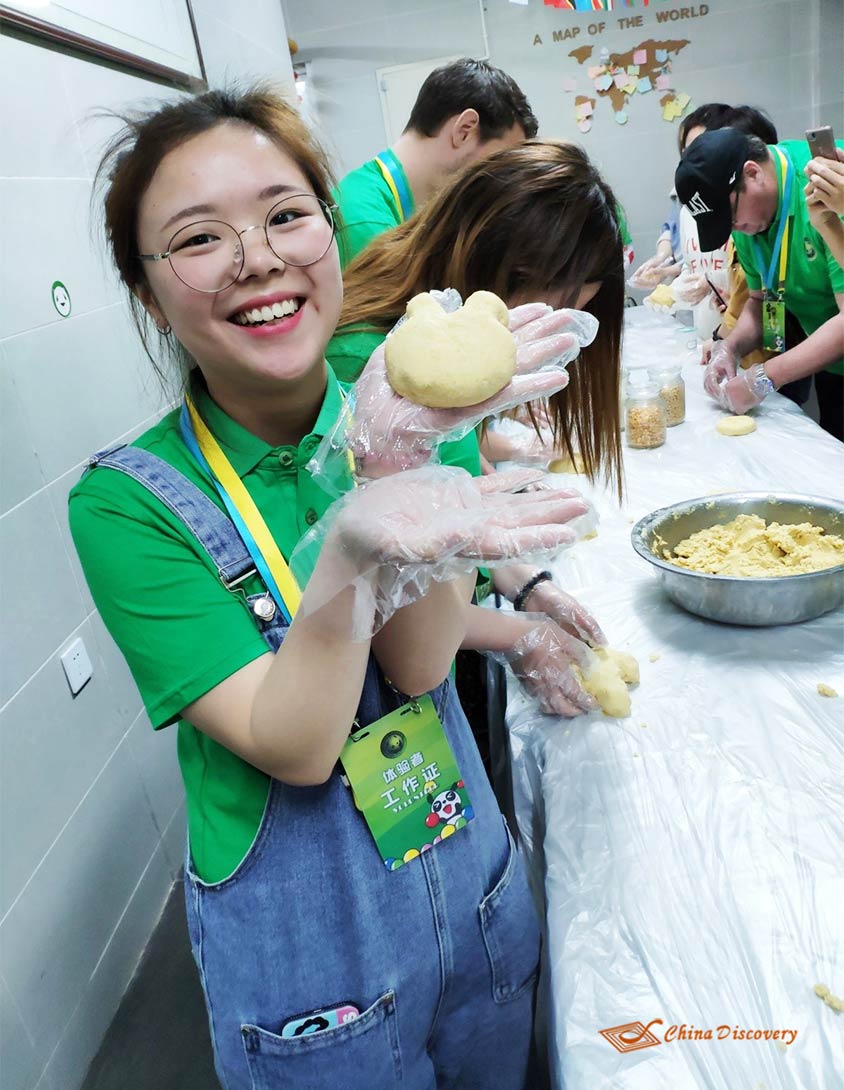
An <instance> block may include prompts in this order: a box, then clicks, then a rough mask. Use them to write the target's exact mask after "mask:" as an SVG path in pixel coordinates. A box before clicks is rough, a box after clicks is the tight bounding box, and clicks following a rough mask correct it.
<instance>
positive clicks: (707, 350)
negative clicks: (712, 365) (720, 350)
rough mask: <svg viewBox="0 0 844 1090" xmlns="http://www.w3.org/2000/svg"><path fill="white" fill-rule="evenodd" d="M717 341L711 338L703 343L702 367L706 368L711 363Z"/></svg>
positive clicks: (701, 353)
mask: <svg viewBox="0 0 844 1090" xmlns="http://www.w3.org/2000/svg"><path fill="white" fill-rule="evenodd" d="M716 343H717V342H716V341H713V339H712V338H711V337H709V338H708V339H707V340H705V341H704V342H703V344H702V345H701V346H700V365H701V367H706V365H707V364H708V363H709V361H710V360H711V359H712V352H713V350H714V348H715V345H716Z"/></svg>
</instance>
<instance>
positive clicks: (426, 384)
mask: <svg viewBox="0 0 844 1090" xmlns="http://www.w3.org/2000/svg"><path fill="white" fill-rule="evenodd" d="M384 359H385V362H386V366H387V379H388V381H389V383H390V385H391V386H392V388H393V389H394V390H395V391H396V393H397V394H400V395H401V396H402V397H406V398H408V400H410V401H413V402H415V403H416V404H417V405H427V406H428V407H429V408H432V409H455V408H463V407H465V406H467V405H477V404H478V403H479V402H481V401H486V399H487V398H489V397H492V395H493V394H497V393H498V391H499V390H501V389H503V388H504V387H505V386H506V385H507V384H508V382H510V380H511V379H512V377H513V375H514V374H515V370H516V344H515V341H514V340H513V335H512V334H511V333H510V329H509V314H508V312H507V307H506V306H505V305H504V303H503V302H502V301H501V300H500V299H499V298H498V296H497V295H493V294H492V292H489V291H476V292H475V293H474V295H470V296H469V298H468V299H467V300H466V302H465V303H464V304H463V306H462V307H461V308H460V309H459V310H456V311H454V312H453V313H452V314H446V312H445V311H444V310H443V309H442V307H441V306H440V305H439V303H438V302H437V301H436V299H434V298H433V296H431V295H429V294H428V293H427V292H423V293H422V294H421V295H416V296H414V298H413V299H411V300H410V302H409V303H408V305H407V321H406V322H404V324H403V325H401V326H399V328H398V329H397V330H396V331H395V332H394V333H391V334H390V336H389V337H388V338H387V341H386V344H385V346H384Z"/></svg>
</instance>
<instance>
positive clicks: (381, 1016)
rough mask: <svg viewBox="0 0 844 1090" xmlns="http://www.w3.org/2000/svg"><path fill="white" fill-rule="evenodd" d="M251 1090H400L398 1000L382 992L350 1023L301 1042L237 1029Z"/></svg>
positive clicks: (248, 1028)
mask: <svg viewBox="0 0 844 1090" xmlns="http://www.w3.org/2000/svg"><path fill="white" fill-rule="evenodd" d="M240 1034H241V1038H242V1040H243V1049H244V1053H245V1056H246V1065H247V1067H248V1069H249V1075H250V1078H251V1079H252V1088H253V1090H279V1087H290V1090H293V1088H294V1087H295V1090H338V1087H342V1088H343V1090H375V1088H377V1090H400V1087H401V1086H402V1064H401V1054H400V1052H399V1041H398V1026H397V1024H396V997H395V995H394V993H393V992H392V991H388V992H385V993H384V995H382V996H381V998H380V999H378V1000H376V1002H375V1003H373V1004H372V1006H371V1007H369V1008H368V1009H367V1010H365V1011H363V1012H362V1013H361V1014H360V1015H359V1016H358V1017H357V1018H356V1019H355V1020H354V1021H353V1022H347V1023H346V1024H345V1025H342V1026H337V1027H335V1028H334V1029H326V1030H321V1031H320V1032H318V1033H309V1034H306V1035H305V1036H304V1037H279V1036H278V1035H277V1034H275V1033H270V1031H269V1030H266V1029H262V1028H261V1027H260V1026H252V1025H245V1026H241V1029H240Z"/></svg>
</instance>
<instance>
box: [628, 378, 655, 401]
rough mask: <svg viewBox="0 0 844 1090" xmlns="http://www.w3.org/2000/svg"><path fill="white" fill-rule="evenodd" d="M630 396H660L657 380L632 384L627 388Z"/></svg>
mask: <svg viewBox="0 0 844 1090" xmlns="http://www.w3.org/2000/svg"><path fill="white" fill-rule="evenodd" d="M627 396H628V397H634V398H635V397H641V398H658V397H659V387H658V386H657V385H656V383H655V382H640V383H638V384H637V385H636V386H630V387H629V388H628V390H627Z"/></svg>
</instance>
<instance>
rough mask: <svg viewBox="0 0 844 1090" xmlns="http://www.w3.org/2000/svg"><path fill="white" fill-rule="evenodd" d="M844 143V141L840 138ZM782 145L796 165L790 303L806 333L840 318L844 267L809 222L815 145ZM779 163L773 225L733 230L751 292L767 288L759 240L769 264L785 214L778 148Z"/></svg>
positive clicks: (839, 366)
mask: <svg viewBox="0 0 844 1090" xmlns="http://www.w3.org/2000/svg"><path fill="white" fill-rule="evenodd" d="M836 144H837V145H838V147H840V148H844V141H842V140H836ZM770 146H771V147H772V148H773V147H778V148H780V149H781V150H782V151H783V152H784V153H785V155H786V156H787V158H788V159H790V160H791V164H792V166H793V168H794V181H793V183H792V186H791V200H790V204H789V208H790V211H789V217H790V220H791V223H790V227H789V244H788V265H787V266H786V273H785V305H786V306H787V307H788V309H789V310H790V311H791V312H792V313H793V314H794V317H795V318H796V319H797V320H798V322H799V323H800V325H801V326H802V327H803V330H804V331H805V333H806V334H807V335H808V334H812V333H814V332H815V330H816V329H819V328H820V327H821V326H822V325H823V324H824V322H827V321H829V319H830V318H833V317H835V315H836V314H838V313H839V308H838V303H837V302H836V300H835V293H836V292H838V293H839V294H840V293H842V292H844V269H842V268H841V266H840V265H839V264H838V262H837V261H836V260H835V258H834V257H833V256H832V254H831V253H830V252H829V249H828V248H827V245H826V243H825V242H824V240H823V238H822V237H821V236H820V235H819V234H818V232H817V231H816V230H815V229H814V227H813V226H812V224H811V223H810V221H809V210H808V208H807V206H806V198H805V196H804V195H803V185H804V183H805V176H804V174H803V168H804V167H805V166H806V164H807V163H808V161H809V160H810V159H811V157H812V153H811V152H810V151H809V146H808V144H806V142H805V141H803V140H784V141H783V142H782V143H780V144H772V145H770ZM772 154H773V161H774V166H775V168H776V172H777V188H778V190H779V203H778V205H777V212H776V215H775V216H774V219H773V222H772V223H771V226H770V227H769V228H768V230H767V231H766V232H765V233H764V234H761V235H745V234H742V232H741V231H734V232H733V241H734V242H735V247H736V253H737V254H738V257H739V261H740V262H741V266H742V268H743V269H744V273H745V276H746V277H747V286H748V288H749V289H750V291H761V290H762V289H763V284H762V277H761V275H760V272H759V267H758V265H757V263H756V247H755V246H754V243H753V239H754V238H755V239H756V240H757V241H758V243H759V249H760V250H761V252H762V256H763V259H764V262H765V265H766V266H767V265H769V263H770V260H771V254H772V252H773V248H774V243H775V242H776V238H777V227H778V226H779V214H780V209H781V207H782V196H783V177H782V166H781V164H780V157H779V156H778V155H777V154H776V152H773V153H772ZM826 370H827V371H831V372H832V373H833V374H836V375H844V359H840V360H836V361H835V362H834V363H831V364H829V365H828V366H827V367H826Z"/></svg>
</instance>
